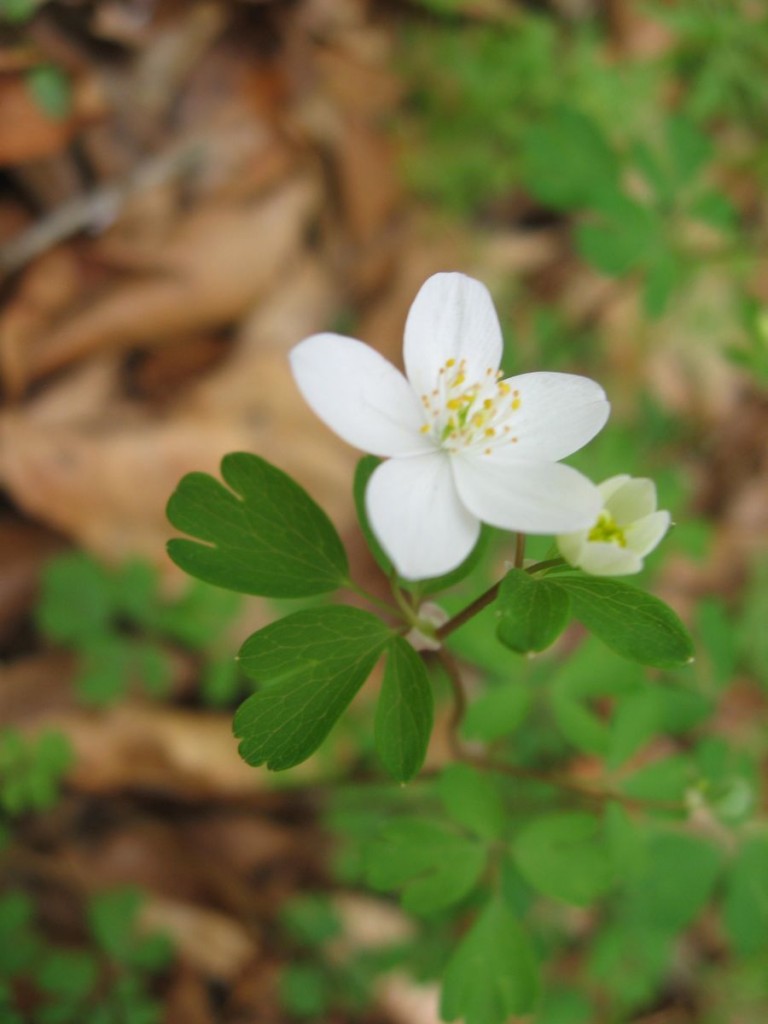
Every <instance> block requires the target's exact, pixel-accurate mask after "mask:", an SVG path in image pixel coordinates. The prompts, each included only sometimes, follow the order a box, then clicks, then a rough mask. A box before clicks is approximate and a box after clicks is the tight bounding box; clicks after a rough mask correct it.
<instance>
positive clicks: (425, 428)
mask: <svg viewBox="0 0 768 1024" xmlns="http://www.w3.org/2000/svg"><path fill="white" fill-rule="evenodd" d="M429 430H430V427H429V424H428V423H425V424H424V426H423V427H422V428H421V432H422V434H428V433H429Z"/></svg>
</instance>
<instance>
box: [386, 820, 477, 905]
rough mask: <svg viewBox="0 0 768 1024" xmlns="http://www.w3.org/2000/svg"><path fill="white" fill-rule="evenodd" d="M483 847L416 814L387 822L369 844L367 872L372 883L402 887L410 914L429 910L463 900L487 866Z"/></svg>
mask: <svg viewBox="0 0 768 1024" xmlns="http://www.w3.org/2000/svg"><path fill="white" fill-rule="evenodd" d="M486 858H487V853H486V850H485V848H484V847H483V846H482V845H481V844H479V843H477V842H476V841H475V840H473V839H467V838H466V837H464V836H460V835H457V834H456V833H455V832H451V831H450V830H449V829H447V828H446V827H445V826H444V825H442V824H438V823H436V822H431V821H424V820H422V819H415V818H403V819H400V820H398V821H393V822H390V823H389V824H388V825H385V826H384V828H383V829H382V830H381V832H380V834H379V836H378V837H377V839H376V840H375V842H373V843H372V844H371V846H370V847H369V849H368V858H367V865H366V876H367V879H368V882H369V884H370V885H371V886H373V888H374V889H381V890H384V891H386V890H390V889H398V888H402V889H403V896H402V903H403V906H404V907H405V909H406V910H409V911H411V912H412V913H414V914H432V913H434V912H435V911H438V910H443V909H444V908H446V907H450V906H452V905H453V904H454V903H458V902H459V901H460V900H463V899H464V897H465V896H467V895H468V893H470V892H471V891H472V889H474V887H475V885H476V884H477V882H478V881H479V879H480V876H481V875H482V873H483V870H484V868H485V862H486Z"/></svg>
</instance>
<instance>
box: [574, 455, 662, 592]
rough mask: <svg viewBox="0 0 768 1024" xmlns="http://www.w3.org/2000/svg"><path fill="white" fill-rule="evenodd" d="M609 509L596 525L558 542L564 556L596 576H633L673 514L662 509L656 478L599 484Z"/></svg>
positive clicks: (624, 477) (628, 478) (614, 479)
mask: <svg viewBox="0 0 768 1024" xmlns="http://www.w3.org/2000/svg"><path fill="white" fill-rule="evenodd" d="M598 490H599V491H600V494H601V495H602V498H603V509H602V511H601V512H600V514H599V515H598V516H597V518H596V519H595V521H594V522H593V524H592V526H591V527H590V528H589V529H587V530H577V531H576V532H575V533H567V534H564V535H562V536H559V537H558V538H557V546H558V548H559V549H560V554H561V555H562V556H563V558H565V560H566V561H567V562H570V564H571V565H575V566H577V567H578V568H579V569H583V570H584V572H588V573H590V574H591V575H593V576H631V575H632V574H633V573H636V572H640V570H641V569H642V567H643V558H644V557H645V556H646V555H647V554H648V553H649V552H651V551H653V549H654V548H655V547H656V545H657V544H658V543H659V541H660V540H661V538H662V537H663V536H664V534H665V533H666V532H667V530H668V529H669V524H670V515H669V512H664V511H661V512H657V511H656V486H655V484H654V483H653V481H652V480H645V479H639V478H635V477H631V476H627V475H622V476H612V477H611V478H610V480H605V481H604V482H603V483H601V484H599V485H598Z"/></svg>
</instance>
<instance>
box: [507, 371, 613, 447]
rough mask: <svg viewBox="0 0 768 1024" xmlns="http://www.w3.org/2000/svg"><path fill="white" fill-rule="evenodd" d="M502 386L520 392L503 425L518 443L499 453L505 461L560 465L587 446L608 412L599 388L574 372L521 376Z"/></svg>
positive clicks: (603, 423)
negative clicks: (536, 461)
mask: <svg viewBox="0 0 768 1024" xmlns="http://www.w3.org/2000/svg"><path fill="white" fill-rule="evenodd" d="M506 383H507V384H509V386H510V387H511V388H512V389H513V390H515V391H519V393H520V394H519V398H520V407H519V409H518V410H517V411H516V412H515V413H513V414H512V416H511V417H510V419H509V420H508V421H507V422H508V425H509V427H510V430H511V432H512V434H513V435H514V437H516V438H517V441H516V442H515V443H514V444H513V445H508V446H505V447H504V448H503V449H501V451H503V452H504V453H505V457H508V458H509V459H514V458H521V459H542V460H543V461H545V462H558V461H559V460H560V459H564V458H565V457H566V455H570V454H571V453H572V452H575V451H578V449H579V448H583V446H584V445H585V444H586V443H587V442H588V441H591V440H592V438H593V437H594V436H595V434H597V433H598V431H600V430H602V428H603V427H604V426H605V421H606V420H607V419H608V413H609V412H610V409H611V407H610V405H609V403H608V399H607V398H606V397H605V392H604V391H603V389H602V388H601V387H600V385H599V384H597V383H595V381H593V380H590V379H589V377H579V376H578V375H577V374H573V373H523V374H520V375H519V376H517V377H508V378H507V380H506Z"/></svg>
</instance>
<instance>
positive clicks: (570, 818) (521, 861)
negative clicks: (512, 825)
mask: <svg viewBox="0 0 768 1024" xmlns="http://www.w3.org/2000/svg"><path fill="white" fill-rule="evenodd" d="M513 850H514V856H515V861H516V863H517V866H518V868H519V869H520V872H521V873H522V875H523V876H524V877H525V878H526V879H527V881H528V882H530V884H531V885H532V886H534V888H536V889H538V890H539V891H540V892H542V893H544V894H545V895H546V896H552V897H554V898H555V899H559V900H563V901H564V902H565V903H574V904H576V905H577V906H586V905H588V904H590V903H592V902H593V901H594V900H595V899H596V898H597V897H598V896H600V895H602V893H604V892H605V891H606V890H607V889H609V888H610V886H611V885H612V884H613V881H614V871H613V865H612V863H611V857H610V855H609V852H608V848H607V844H606V842H605V838H604V836H603V833H602V828H601V824H600V820H599V819H598V818H596V817H594V815H592V814H585V813H580V812H573V813H563V814H549V815H544V816H542V817H540V818H537V819H536V820H535V821H532V822H531V823H530V824H529V825H527V826H526V827H525V828H524V829H523V830H522V831H521V832H520V833H519V835H518V836H517V837H516V839H515V841H514V844H513Z"/></svg>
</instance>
